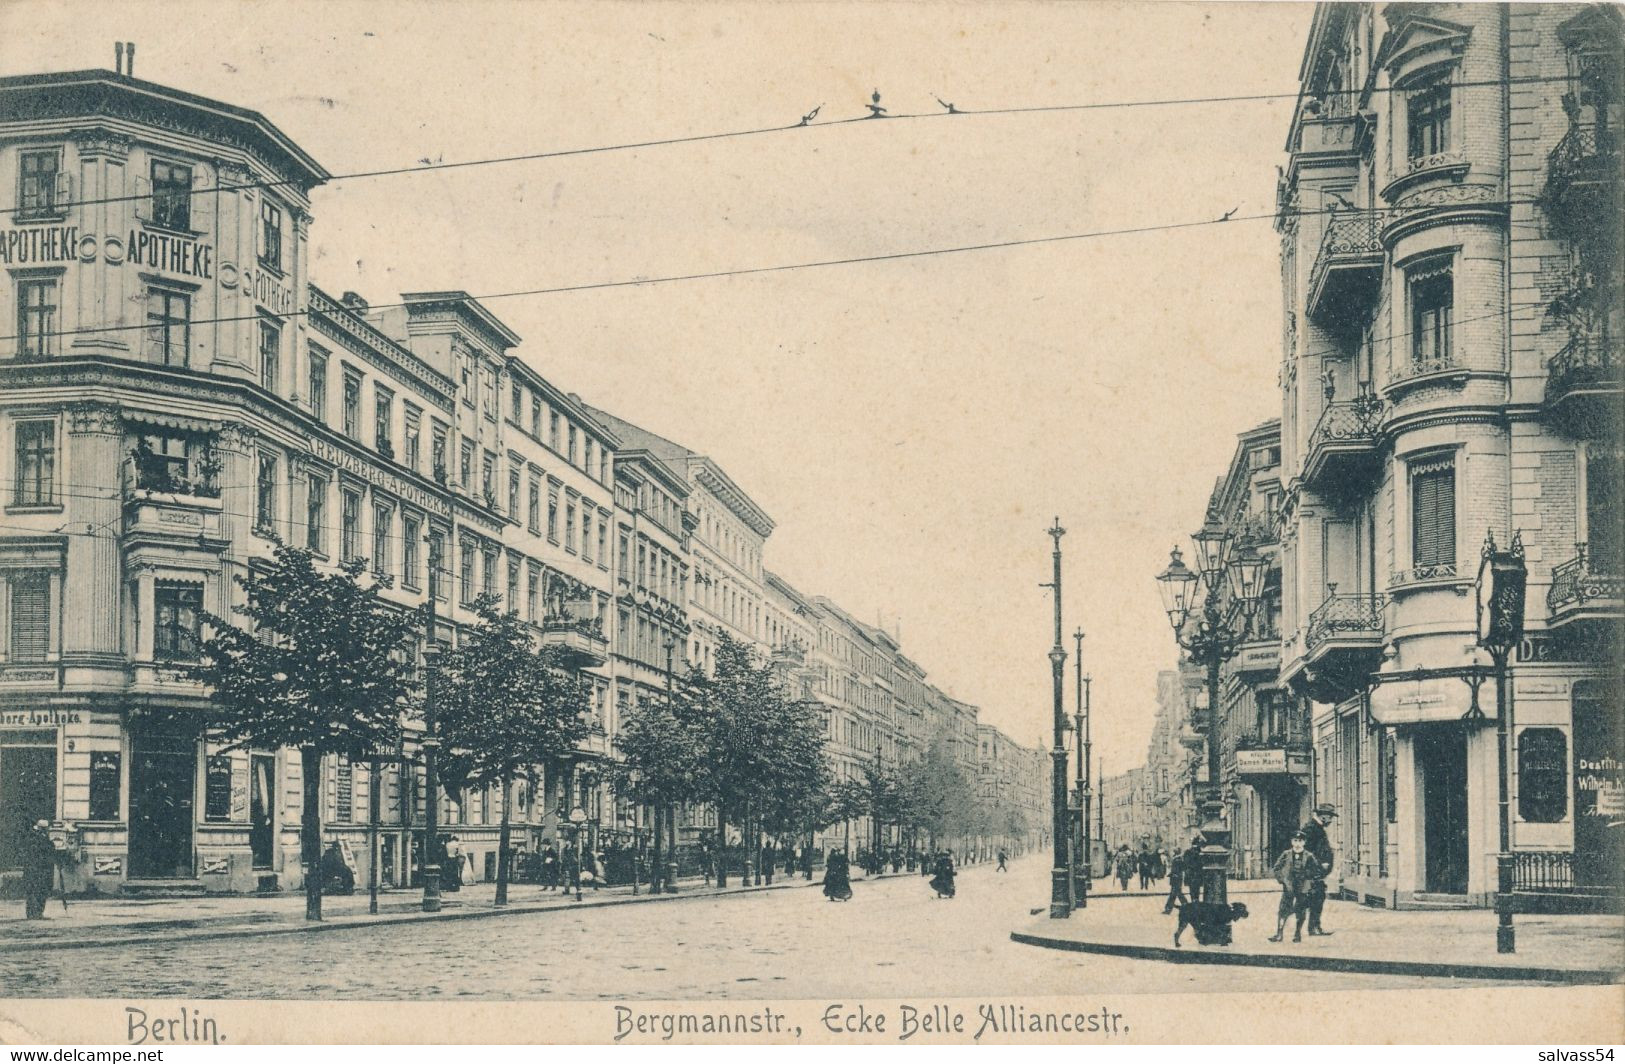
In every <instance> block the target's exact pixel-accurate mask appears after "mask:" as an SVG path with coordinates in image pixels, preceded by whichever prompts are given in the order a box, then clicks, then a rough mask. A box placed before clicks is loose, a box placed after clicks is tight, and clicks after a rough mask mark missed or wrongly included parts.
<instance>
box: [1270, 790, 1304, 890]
mask: <svg viewBox="0 0 1625 1064" xmlns="http://www.w3.org/2000/svg"><path fill="white" fill-rule="evenodd" d="M1301 793H1302V791H1301V789H1300V788H1299V787H1298V785H1297V784H1295V783H1285V784H1279V785H1277V787H1276V788H1275V789H1274V790H1273V791H1271V792H1270V798H1269V833H1268V835H1267V836H1266V837H1265V840H1264V867H1265V868H1266V869H1268V868H1269V867H1271V866H1272V865H1273V864H1274V863H1275V859H1276V858H1277V857H1279V856H1280V855H1281V851H1283V850H1286V849H1290V848H1291V846H1292V833H1293V832H1294V831H1297V830H1298V828H1299V826H1300V825H1299V821H1298V804H1299V803H1298V796H1299V794H1301Z"/></svg>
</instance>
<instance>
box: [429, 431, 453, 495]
mask: <svg viewBox="0 0 1625 1064" xmlns="http://www.w3.org/2000/svg"><path fill="white" fill-rule="evenodd" d="M430 432H431V434H432V438H431V439H430V441H429V460H430V461H431V462H432V463H433V464H434V469H433V470H431V472H433V474H434V478H435V479H436V480H438V481H440V483H442V484H444V483H445V482H446V479H447V477H449V476H450V473H449V472H448V471H447V469H446V427H445V426H444V425H440V424H436V425H434V426H433V427H432V428H431V429H430Z"/></svg>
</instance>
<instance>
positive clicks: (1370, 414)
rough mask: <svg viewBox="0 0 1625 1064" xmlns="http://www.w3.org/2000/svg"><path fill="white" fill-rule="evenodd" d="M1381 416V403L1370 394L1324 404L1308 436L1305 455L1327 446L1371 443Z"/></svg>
mask: <svg viewBox="0 0 1625 1064" xmlns="http://www.w3.org/2000/svg"><path fill="white" fill-rule="evenodd" d="M1381 413H1382V401H1381V400H1379V399H1377V398H1376V397H1375V396H1371V395H1362V396H1360V397H1358V398H1355V399H1345V400H1343V401H1342V402H1334V403H1328V404H1326V409H1325V410H1323V411H1321V413H1320V420H1319V421H1317V422H1315V430H1314V431H1313V432H1311V433H1310V434H1309V453H1311V454H1313V453H1314V452H1315V450H1316V448H1319V447H1322V446H1325V445H1326V444H1328V443H1374V442H1375V441H1376V438H1377V428H1378V425H1379V424H1380V423H1381V416H1380V415H1381Z"/></svg>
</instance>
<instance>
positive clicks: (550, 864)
mask: <svg viewBox="0 0 1625 1064" xmlns="http://www.w3.org/2000/svg"><path fill="white" fill-rule="evenodd" d="M558 887H559V851H557V850H555V849H554V848H553V844H552V843H551V842H550V843H548V844H547V849H545V850H543V851H542V890H543V891H544V892H545V891H549V890H557V889H558Z"/></svg>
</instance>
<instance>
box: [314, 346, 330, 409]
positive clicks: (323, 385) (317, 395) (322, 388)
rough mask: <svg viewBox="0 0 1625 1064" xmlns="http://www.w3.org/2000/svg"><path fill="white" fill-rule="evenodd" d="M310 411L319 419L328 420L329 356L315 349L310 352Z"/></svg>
mask: <svg viewBox="0 0 1625 1064" xmlns="http://www.w3.org/2000/svg"><path fill="white" fill-rule="evenodd" d="M310 412H311V413H312V414H314V415H316V420H317V421H322V422H325V421H326V420H327V356H326V355H325V354H323V353H322V352H320V351H314V350H313V351H311V353H310Z"/></svg>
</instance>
